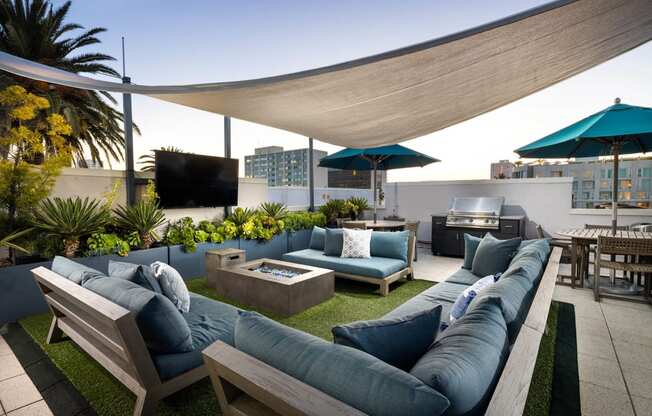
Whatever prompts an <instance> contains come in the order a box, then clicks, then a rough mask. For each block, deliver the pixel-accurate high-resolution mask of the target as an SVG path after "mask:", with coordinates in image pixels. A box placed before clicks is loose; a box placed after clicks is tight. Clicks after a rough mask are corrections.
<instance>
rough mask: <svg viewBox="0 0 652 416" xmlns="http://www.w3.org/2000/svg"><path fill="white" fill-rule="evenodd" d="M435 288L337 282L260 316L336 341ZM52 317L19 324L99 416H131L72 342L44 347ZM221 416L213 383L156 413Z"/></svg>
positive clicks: (124, 396) (121, 390)
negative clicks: (284, 310)
mask: <svg viewBox="0 0 652 416" xmlns="http://www.w3.org/2000/svg"><path fill="white" fill-rule="evenodd" d="M432 285H433V283H432V282H427V281H424V280H412V281H407V282H398V283H396V284H395V285H393V286H392V291H391V292H390V294H389V296H387V297H381V296H379V295H378V294H376V293H374V290H375V288H374V287H372V286H370V285H365V284H361V283H357V282H351V281H340V280H337V283H336V288H335V290H336V292H335V296H334V297H333V298H331V299H329V300H327V301H325V302H323V303H321V304H319V305H317V306H314V307H312V308H310V309H307V310H305V311H303V312H301V313H299V314H296V315H293V316H291V317H289V318H280V317H278V316H273V315H270V314H267V313H265V312H264V311H259V312H261V313H263V314H266V315H267V316H269V317H270V318H273V319H275V320H277V321H279V322H281V323H283V324H285V325H288V326H290V327H293V328H297V329H300V330H302V331H305V332H307V333H310V334H313V335H316V336H318V337H321V338H324V339H327V340H331V339H332V338H331V332H330V330H331V327H333V325H337V324H341V323H349V322H353V321H357V320H366V319H374V318H378V317H380V316H382V315H384V314H386V313H387V312H389V311H391V310H392V309H394V308H396V307H397V306H399V305H400V304H402V303H403V302H405V301H407V300H408V299H410V298H412V297H414V296H415V295H417V294H418V293H420V292H422V291H423V290H425V289H427V288H429V287H430V286H432ZM188 289H189V290H190V291H192V292H195V293H199V294H201V295H204V296H207V297H210V298H213V299H217V300H220V301H225V302H228V303H231V304H233V305H236V306H241V307H244V305H238V304H237V303H235V302H232V301H229V300H227V299H224V298H221V297H219V296H217V294H216V293H215V291H214V290H213V289H212V288H209V287H208V286H207V285H206V281H205V279H193V280H190V281H188ZM247 309H251V308H247ZM50 319H51V318H50V315H49V314H44V315H37V316H32V317H29V318H25V319H23V320H21V321H20V323H21V325H22V326H23V328H24V329H25V330H26V331H27V332H28V333H29V334H30V335H31V336H32V338H34V339H35V340H36V342H37V343H38V344H39V345H40V346H41V348H43V350H44V351H45V352H46V353H47V354H48V356H49V357H50V359H51V360H52V361H53V362H54V364H55V365H56V366H57V367H59V369H61V371H62V372H63V373H64V374H65V375H66V377H68V379H69V380H70V381H71V382H72V384H73V385H74V386H75V387H76V388H77V390H79V392H80V393H81V394H82V395H83V396H84V397H85V398H86V399H87V400H88V401H89V403H90V404H91V405H92V406H93V408H94V409H95V411H96V412H97V414H98V415H100V416H104V415H107V416H109V415H111V416H113V415H116V416H117V415H121V416H122V415H125V416H126V415H131V414H132V413H133V408H134V403H135V398H134V395H133V394H132V393H131V392H130V391H129V390H127V389H126V388H125V387H124V386H122V384H120V383H119V382H118V381H117V380H116V379H115V378H113V376H111V375H110V374H109V373H108V372H107V371H106V370H104V368H102V367H101V366H100V365H99V364H97V362H95V361H94V360H93V359H91V358H90V357H88V355H86V353H84V352H83V351H82V350H80V349H79V348H78V347H77V346H76V345H75V344H74V343H73V342H71V341H64V342H59V343H56V344H51V345H47V344H45V338H46V336H47V333H48V329H49V325H50ZM218 413H219V406H218V404H217V400H216V398H215V393H214V392H213V390H212V386H211V384H210V381H209V380H208V379H205V380H202V381H201V382H199V383H196V384H194V385H193V386H190V387H188V388H186V389H184V390H183V391H181V392H178V393H176V394H174V395H172V396H170V397H168V398H167V399H165V400H163V401H162V402H161V403H160V404H159V407H158V409H157V414H159V415H215V414H218Z"/></svg>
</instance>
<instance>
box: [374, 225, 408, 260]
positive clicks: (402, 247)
mask: <svg viewBox="0 0 652 416" xmlns="http://www.w3.org/2000/svg"><path fill="white" fill-rule="evenodd" d="M409 238H410V232H409V231H400V232H388V231H374V232H372V233H371V256H372V257H388V258H390V259H398V260H403V261H405V262H407V261H408V258H407V257H408V239H409Z"/></svg>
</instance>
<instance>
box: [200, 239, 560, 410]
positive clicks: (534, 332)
mask: <svg viewBox="0 0 652 416" xmlns="http://www.w3.org/2000/svg"><path fill="white" fill-rule="evenodd" d="M560 257H561V248H559V247H554V248H553V250H552V252H551V254H550V257H549V258H548V263H547V265H546V268H545V271H544V273H543V277H542V278H541V281H540V283H539V286H538V288H537V291H536V293H535V296H534V299H533V300H532V303H531V305H530V309H529V311H528V314H527V317H526V319H525V322H524V323H523V325H522V326H521V329H520V331H519V333H518V336H517V338H516V342H515V343H514V345H513V346H512V350H511V352H510V354H509V357H508V359H507V363H506V364H505V367H504V368H503V371H502V374H501V376H500V379H499V380H498V383H497V385H496V388H495V390H494V392H493V395H492V397H491V400H490V402H489V405H488V407H487V411H486V413H485V415H488V416H517V415H522V414H523V410H524V408H525V403H526V401H527V396H528V392H529V390H530V383H531V381H532V375H533V374H534V366H535V363H536V360H537V355H538V352H539V345H540V344H541V337H542V336H543V334H544V333H545V331H546V323H547V320H548V312H549V310H550V304H551V302H552V295H553V292H554V289H555V281H556V280H557V274H558V273H559V260H560ZM203 354H204V361H205V363H206V366H207V367H208V372H209V374H210V377H211V381H212V382H213V387H214V389H215V393H216V395H217V398H218V400H219V403H220V407H221V409H222V413H223V414H224V415H225V416H262V415H291V416H302V415H306V416H308V415H309V416H327V415H363V414H364V413H362V412H360V411H359V410H357V409H355V408H353V407H351V406H349V405H347V404H345V403H342V402H341V401H339V400H337V399H335V398H333V397H331V396H329V395H327V394H326V393H324V392H322V391H319V390H317V389H315V388H313V387H311V386H309V385H307V384H305V383H303V382H302V381H300V380H297V379H295V378H293V377H291V376H289V375H288V374H285V373H283V372H282V371H279V370H277V369H276V368H273V367H271V366H269V365H267V364H265V363H263V362H261V361H259V360H257V359H256V358H254V357H251V356H249V355H247V354H246V353H244V352H242V351H238V350H237V349H235V348H233V347H231V346H229V345H228V344H225V343H223V342H221V341H217V342H215V343H214V344H212V345H211V346H210V347H208V348H206V349H205V350H204V352H203Z"/></svg>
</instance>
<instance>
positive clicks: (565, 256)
mask: <svg viewBox="0 0 652 416" xmlns="http://www.w3.org/2000/svg"><path fill="white" fill-rule="evenodd" d="M536 230H537V238H547V237H546V233H545V232H543V227H542V226H541V224H537V226H536ZM550 245H551V246H552V247H560V248H561V257H560V259H559V262H560V263H564V264H570V263H571V257H572V256H571V240H570V239H568V238H551V239H550ZM564 279H569V280H570V281H571V286H572V287H575V279H574V278H573V276H572V275H567V274H561V273H559V274H558V275H557V281H558V282H559V283H560V284H567V283H564Z"/></svg>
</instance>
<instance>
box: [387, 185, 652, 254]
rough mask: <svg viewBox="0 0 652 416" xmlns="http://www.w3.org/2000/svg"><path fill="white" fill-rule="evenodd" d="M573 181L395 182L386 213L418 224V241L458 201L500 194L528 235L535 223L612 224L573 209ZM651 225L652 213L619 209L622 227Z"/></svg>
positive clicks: (550, 226) (605, 213)
mask: <svg viewBox="0 0 652 416" xmlns="http://www.w3.org/2000/svg"><path fill="white" fill-rule="evenodd" d="M572 186H573V179H572V178H535V179H498V180H464V181H427V182H396V183H389V184H387V186H386V189H385V194H386V207H387V208H386V210H385V212H386V213H387V215H388V214H391V213H396V214H398V215H399V216H400V217H404V218H406V219H410V220H419V221H421V222H422V226H421V227H420V229H419V239H420V240H422V241H430V239H431V238H430V231H431V230H430V227H431V219H430V216H431V215H432V214H441V213H445V212H446V210H447V209H448V208H449V206H450V203H451V201H452V199H453V198H454V197H464V196H502V197H504V198H505V206H504V208H503V209H504V212H503V213H504V214H505V215H525V216H526V218H527V220H528V226H527V237H534V236H535V235H536V230H535V227H536V224H541V226H542V227H543V229H544V230H545V231H546V232H547V233H554V232H555V231H559V230H561V229H564V228H570V227H583V226H584V224H605V225H606V224H610V222H611V217H610V215H611V211H610V210H603V209H573V208H572ZM635 222H652V210H649V209H627V210H625V209H621V210H619V223H620V224H625V225H629V224H632V223H635Z"/></svg>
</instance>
